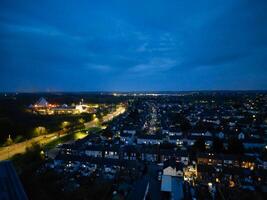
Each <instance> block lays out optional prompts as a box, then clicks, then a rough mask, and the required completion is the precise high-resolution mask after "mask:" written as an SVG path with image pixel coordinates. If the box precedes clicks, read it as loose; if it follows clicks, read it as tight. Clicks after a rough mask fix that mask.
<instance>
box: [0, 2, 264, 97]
mask: <svg viewBox="0 0 267 200" xmlns="http://www.w3.org/2000/svg"><path fill="white" fill-rule="evenodd" d="M41 2H43V3H41ZM78 2H79V3H78ZM266 63H267V1H266V0H221V1H216V0H209V1H207V0H201V1H200V0H195V1H191V0H179V1H178V0H141V1H138V0H133V1H130V0H121V1H115V0H106V1H100V0H97V1H96V0H92V1H88V0H87V1H74V0H73V1H67V0H51V1H50V0H46V1H37V0H32V1H27V0H23V1H22V0H17V1H14V0H1V1H0V91H27V92H36V91H141V90H142V91H144V90H154V91H160V90H162V91H163V90H165V91H171V90H172V91H182V90H222V89H223V90H246V89H249V90H252V89H257V90H258V89H267V64H266Z"/></svg>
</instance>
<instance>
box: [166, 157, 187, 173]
mask: <svg viewBox="0 0 267 200" xmlns="http://www.w3.org/2000/svg"><path fill="white" fill-rule="evenodd" d="M183 167H184V165H183V163H181V162H177V161H176V160H175V159H169V160H166V161H165V162H164V167H163V175H166V176H177V177H183Z"/></svg>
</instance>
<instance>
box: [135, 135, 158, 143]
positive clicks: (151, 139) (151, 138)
mask: <svg viewBox="0 0 267 200" xmlns="http://www.w3.org/2000/svg"><path fill="white" fill-rule="evenodd" d="M161 143H163V137H162V136H161V135H140V136H138V137H137V144H161Z"/></svg>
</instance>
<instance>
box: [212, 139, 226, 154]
mask: <svg viewBox="0 0 267 200" xmlns="http://www.w3.org/2000/svg"><path fill="white" fill-rule="evenodd" d="M212 150H213V151H214V152H216V153H222V152H223V151H224V146H223V141H222V140H221V139H220V138H218V137H216V138H214V140H213V144H212Z"/></svg>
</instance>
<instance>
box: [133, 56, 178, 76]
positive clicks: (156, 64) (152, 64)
mask: <svg viewBox="0 0 267 200" xmlns="http://www.w3.org/2000/svg"><path fill="white" fill-rule="evenodd" d="M176 65H177V62H176V61H175V60H173V59H169V58H152V59H151V60H150V61H149V62H148V63H144V64H138V65H135V66H134V67H132V68H130V69H129V71H130V72H135V73H145V74H148V73H149V74H150V73H154V72H164V71H168V70H170V69H172V68H173V67H175V66H176Z"/></svg>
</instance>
